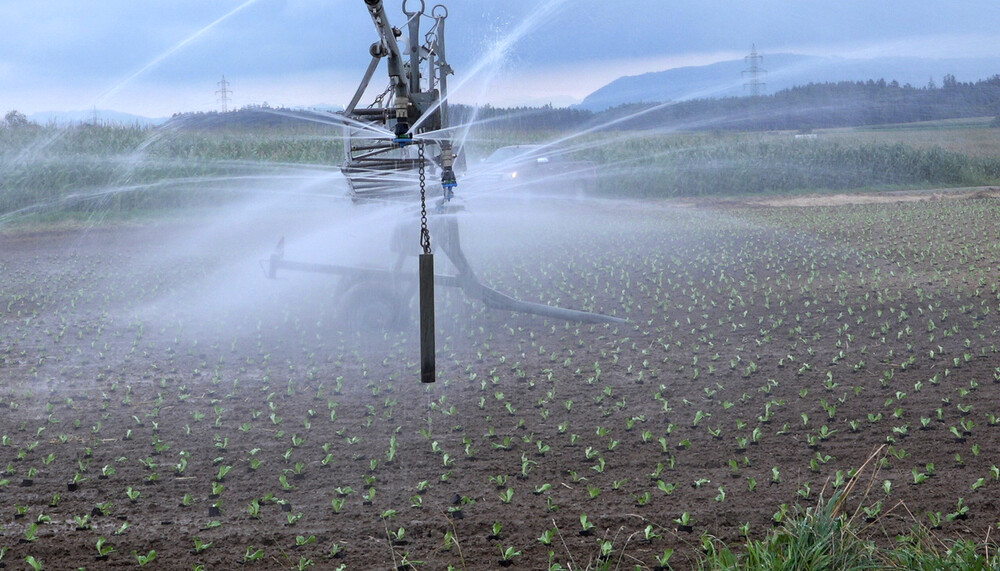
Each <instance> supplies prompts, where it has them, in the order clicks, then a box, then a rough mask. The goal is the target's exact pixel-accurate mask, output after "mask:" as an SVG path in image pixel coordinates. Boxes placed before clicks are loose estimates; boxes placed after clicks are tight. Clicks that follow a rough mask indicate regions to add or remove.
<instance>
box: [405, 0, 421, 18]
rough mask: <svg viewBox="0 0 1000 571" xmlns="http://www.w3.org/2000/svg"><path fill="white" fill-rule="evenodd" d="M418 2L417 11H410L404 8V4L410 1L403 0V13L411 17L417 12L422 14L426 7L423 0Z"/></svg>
mask: <svg viewBox="0 0 1000 571" xmlns="http://www.w3.org/2000/svg"><path fill="white" fill-rule="evenodd" d="M419 2H420V10H419V11H417V12H410V11H408V10H407V9H406V5H407V4H409V3H410V0H403V13H404V14H406V15H407V16H408V17H410V18H412V17H414V16H416V15H418V14H423V13H424V11H425V10H426V9H427V5H426V4H424V0H419Z"/></svg>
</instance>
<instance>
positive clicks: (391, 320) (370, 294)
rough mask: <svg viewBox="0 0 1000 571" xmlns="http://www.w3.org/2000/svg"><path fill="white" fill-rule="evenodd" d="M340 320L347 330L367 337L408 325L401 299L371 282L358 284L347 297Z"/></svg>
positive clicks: (343, 302) (342, 306) (343, 300)
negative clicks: (341, 319)
mask: <svg viewBox="0 0 1000 571" xmlns="http://www.w3.org/2000/svg"><path fill="white" fill-rule="evenodd" d="M341 317H342V318H343V321H344V324H345V325H346V327H347V329H348V331H354V332H358V333H361V334H365V335H370V334H379V333H384V332H386V331H393V330H399V329H401V328H402V327H403V325H404V324H405V322H406V319H405V310H404V308H403V304H402V301H401V300H400V299H399V296H397V295H396V294H394V293H393V292H392V291H391V290H388V289H386V288H385V287H380V286H379V285H376V284H372V283H370V282H362V283H358V284H355V285H354V286H353V287H351V288H350V289H349V290H348V291H347V293H345V294H344V296H343V298H342V302H341Z"/></svg>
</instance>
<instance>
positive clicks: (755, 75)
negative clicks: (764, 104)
mask: <svg viewBox="0 0 1000 571" xmlns="http://www.w3.org/2000/svg"><path fill="white" fill-rule="evenodd" d="M743 61H745V62H746V63H747V65H748V66H749V67H747V69H745V70H743V72H742V76H743V77H749V78H750V79H749V81H747V82H746V83H744V84H743V88H744V89H746V88H750V96H751V97H759V96H760V90H761V88H762V87H764V86H765V85H767V84H766V83H764V82H763V81H761V80H760V75H761V74H764V73H767V70H766V69H762V68H761V67H760V64H761V62H762V61H764V56H762V55H760V54H758V53H757V44H752V47H751V48H750V55H748V56H746V57H745V58H743Z"/></svg>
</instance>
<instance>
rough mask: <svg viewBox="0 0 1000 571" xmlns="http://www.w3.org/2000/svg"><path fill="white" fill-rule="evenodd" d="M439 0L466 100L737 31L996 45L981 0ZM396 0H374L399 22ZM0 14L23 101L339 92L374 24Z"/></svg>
mask: <svg viewBox="0 0 1000 571" xmlns="http://www.w3.org/2000/svg"><path fill="white" fill-rule="evenodd" d="M442 3H444V4H445V5H446V6H447V8H448V11H449V17H448V19H447V20H446V39H447V48H448V59H449V61H450V63H451V65H452V67H453V68H454V70H455V76H454V77H453V78H452V79H450V82H451V87H452V95H451V96H452V99H453V100H455V101H457V102H461V103H469V104H486V103H489V104H492V105H494V106H513V105H541V104H546V103H551V104H553V105H556V106H563V105H568V104H572V103H575V102H579V101H580V100H582V99H583V98H584V97H585V96H586V95H588V94H589V93H591V92H593V91H595V90H596V89H598V88H600V87H601V86H603V85H605V84H607V83H609V82H610V81H612V80H614V79H616V78H617V77H620V76H622V75H637V74H641V73H646V72H653V71H662V70H665V69H669V68H674V67H683V66H689V65H704V64H708V63H714V62H718V61H724V60H731V59H740V58H742V57H744V56H745V55H747V53H748V52H749V50H750V47H751V45H752V44H756V46H757V49H758V51H760V52H761V53H762V54H765V56H766V54H767V53H768V52H770V53H778V52H782V53H799V54H807V55H824V56H839V57H861V58H866V57H876V56H923V57H938V58H948V57H970V56H984V57H987V56H989V57H996V56H998V55H1000V42H998V41H997V39H996V34H997V30H1000V2H997V1H996V0H963V1H960V2H944V1H943V0H906V1H902V0H878V1H873V0H841V1H839V2H829V1H825V0H824V1H819V0H757V1H755V2H744V1H737V0H726V1H723V0H683V1H682V0H452V1H450V2H448V1H447V0H442ZM402 4H403V3H402V2H401V1H400V0H387V2H386V10H387V12H388V14H389V17H390V20H391V21H392V23H393V24H394V25H396V26H400V27H403V24H404V21H405V17H404V16H403V14H402ZM420 5H421V0H409V1H408V2H407V3H406V7H407V9H408V10H409V11H415V10H417V9H418V8H419V7H420ZM434 5H435V3H434V2H427V3H426V4H425V6H426V10H427V11H428V12H429V11H430V9H431V8H432V7H433V6H434ZM0 22H2V23H3V28H4V29H3V33H2V34H0V112H6V111H8V110H11V109H17V110H19V111H21V112H23V113H26V114H29V115H30V114H32V113H35V112H43V111H71V110H89V109H113V110H117V111H122V112H128V113H134V114H138V115H144V116H147V117H164V116H169V115H171V114H173V113H178V112H189V111H213V110H218V109H220V102H219V98H218V95H217V94H216V90H217V89H218V88H219V87H218V82H219V81H220V79H221V78H222V76H223V75H224V76H225V77H226V80H227V81H228V82H229V89H230V90H231V92H232V93H231V96H230V107H231V108H232V107H234V106H235V107H242V106H245V105H261V104H263V103H268V104H269V105H271V106H289V107H296V106H306V107H308V106H319V105H344V104H346V103H347V101H348V100H349V99H350V96H351V94H352V93H353V92H354V89H355V88H356V86H357V83H358V81H359V80H360V78H361V76H362V74H363V73H364V70H365V68H366V66H367V64H368V61H369V55H368V46H369V45H370V44H371V43H372V42H374V41H375V40H376V39H377V36H376V34H375V30H374V26H373V24H372V22H371V18H370V17H369V16H368V12H367V9H366V7H365V3H364V0H142V1H137V0H0ZM423 29H424V30H426V29H427V25H425V26H424V28H423ZM765 61H766V60H765ZM998 72H1000V70H998ZM385 77H386V76H385V73H384V68H383V71H381V73H380V74H379V75H377V76H376V80H375V81H373V93H374V90H376V89H381V88H382V87H384V85H385V82H386V79H385ZM959 79H960V80H974V79H979V78H959Z"/></svg>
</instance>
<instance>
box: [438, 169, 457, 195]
mask: <svg viewBox="0 0 1000 571" xmlns="http://www.w3.org/2000/svg"><path fill="white" fill-rule="evenodd" d="M441 186H442V187H444V188H445V190H446V191H447V190H448V189H452V188H455V187H456V186H458V180H457V179H456V178H455V169H453V168H451V167H444V168H443V169H441ZM446 194H447V192H446Z"/></svg>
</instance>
